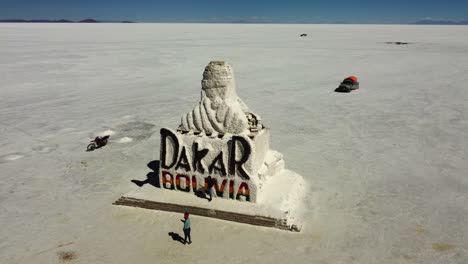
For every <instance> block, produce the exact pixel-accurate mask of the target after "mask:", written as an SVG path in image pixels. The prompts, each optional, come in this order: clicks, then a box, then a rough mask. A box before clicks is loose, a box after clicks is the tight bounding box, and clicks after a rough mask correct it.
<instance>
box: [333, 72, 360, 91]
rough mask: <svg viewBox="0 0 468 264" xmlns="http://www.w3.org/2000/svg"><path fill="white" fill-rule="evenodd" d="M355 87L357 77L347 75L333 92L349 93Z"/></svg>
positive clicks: (356, 86)
mask: <svg viewBox="0 0 468 264" xmlns="http://www.w3.org/2000/svg"><path fill="white" fill-rule="evenodd" d="M356 89H359V82H358V78H357V77H356V76H349V77H346V78H345V79H344V80H343V81H342V82H341V83H340V86H338V88H336V89H335V92H339V93H349V92H351V91H352V90H356Z"/></svg>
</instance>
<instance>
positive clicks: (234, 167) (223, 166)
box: [160, 128, 252, 201]
mask: <svg viewBox="0 0 468 264" xmlns="http://www.w3.org/2000/svg"><path fill="white" fill-rule="evenodd" d="M205 141H206V140H205ZM212 141H218V142H217V143H218V145H220V144H221V143H225V146H224V148H221V149H220V150H218V151H215V150H210V149H208V148H201V147H200V144H199V143H198V142H196V141H195V140H194V141H193V142H191V144H189V145H187V144H184V142H181V140H180V139H179V137H178V136H177V135H176V133H174V132H172V131H171V130H169V129H165V128H162V129H161V163H160V166H161V184H162V186H163V188H165V189H170V190H175V189H176V190H178V191H183V192H190V191H193V192H196V191H197V190H198V189H199V188H198V185H197V176H196V175H193V176H192V177H190V176H188V175H187V174H198V176H199V177H198V178H200V179H201V180H203V179H206V178H207V177H208V175H210V176H212V177H213V178H214V182H215V184H214V187H215V190H216V193H217V195H218V196H219V197H226V198H230V199H234V197H235V198H236V199H237V200H240V199H241V196H244V197H245V200H246V201H250V190H249V185H248V183H246V182H244V181H249V180H250V176H249V172H248V171H247V170H246V169H245V168H244V165H245V163H247V162H248V161H249V158H250V157H251V151H252V148H251V145H250V143H249V142H248V140H247V139H246V138H244V137H242V136H235V135H233V136H232V137H231V138H230V139H229V140H227V141H226V140H224V141H220V139H218V138H215V139H212ZM205 144H209V142H205ZM218 148H219V147H218ZM211 149H214V147H211ZM212 152H214V153H212ZM225 154H226V155H225ZM210 158H211V159H210ZM205 164H206V165H205ZM200 176H201V177H200ZM239 180H240V181H242V182H239ZM238 182H239V183H238ZM203 186H204V187H205V188H206V187H207V184H206V183H205V184H204V185H203ZM234 186H236V187H237V188H236V192H234ZM200 187H201V186H200Z"/></svg>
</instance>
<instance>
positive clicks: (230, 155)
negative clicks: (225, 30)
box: [160, 61, 284, 202]
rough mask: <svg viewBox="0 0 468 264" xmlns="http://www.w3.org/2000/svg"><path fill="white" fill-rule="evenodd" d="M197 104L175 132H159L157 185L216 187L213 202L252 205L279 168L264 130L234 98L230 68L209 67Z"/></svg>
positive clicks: (221, 65) (218, 64)
mask: <svg viewBox="0 0 468 264" xmlns="http://www.w3.org/2000/svg"><path fill="white" fill-rule="evenodd" d="M201 84H202V89H201V99H200V102H199V103H198V104H197V105H196V106H195V108H194V109H193V110H191V111H190V112H188V113H186V114H184V115H183V116H182V120H181V124H180V126H179V128H178V129H177V130H176V131H174V130H172V129H169V128H162V129H161V157H160V161H161V162H160V184H161V187H162V188H165V189H171V190H177V191H182V192H196V191H199V190H203V188H205V189H206V187H207V183H206V179H207V177H208V176H211V177H212V178H213V179H214V181H215V185H214V187H215V191H216V194H217V196H218V197H222V198H226V199H236V200H241V201H250V202H256V201H257V197H258V194H259V193H260V192H261V191H262V183H263V182H264V181H265V180H266V178H267V177H268V176H273V175H274V174H276V173H278V172H279V171H281V170H282V169H283V168H284V161H283V159H282V155H281V154H280V153H278V152H276V151H272V150H270V148H269V129H268V128H266V127H264V126H263V124H262V123H261V119H260V117H259V116H258V115H257V114H254V113H252V112H251V111H250V109H249V108H248V107H247V105H246V104H245V103H244V102H243V101H242V100H241V99H240V98H239V97H238V96H237V93H236V85H235V80H234V73H233V70H232V67H231V66H230V65H229V64H227V63H225V62H223V61H212V62H210V63H209V64H208V66H206V68H205V71H204V72H203V79H202V82H201Z"/></svg>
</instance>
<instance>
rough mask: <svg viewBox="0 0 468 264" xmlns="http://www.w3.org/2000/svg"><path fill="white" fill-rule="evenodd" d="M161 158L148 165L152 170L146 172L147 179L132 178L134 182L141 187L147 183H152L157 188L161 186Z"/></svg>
mask: <svg viewBox="0 0 468 264" xmlns="http://www.w3.org/2000/svg"><path fill="white" fill-rule="evenodd" d="M159 163H160V161H159V160H153V161H150V162H149V163H148V164H147V165H146V166H148V168H150V169H151V170H152V171H150V172H148V174H146V180H144V181H141V180H131V182H133V183H134V184H136V185H138V186H139V187H143V185H145V184H150V185H152V186H154V187H156V188H161V185H160V183H159Z"/></svg>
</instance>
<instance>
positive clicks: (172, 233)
mask: <svg viewBox="0 0 468 264" xmlns="http://www.w3.org/2000/svg"><path fill="white" fill-rule="evenodd" d="M168 235H169V236H170V237H172V240H174V241H179V242H180V243H182V244H185V241H184V239H183V238H182V237H181V236H180V235H179V234H177V233H174V232H169V233H168Z"/></svg>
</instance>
